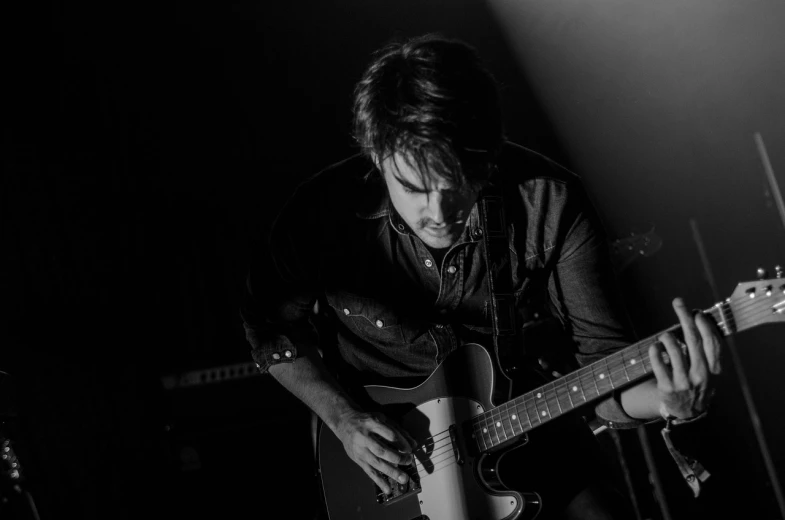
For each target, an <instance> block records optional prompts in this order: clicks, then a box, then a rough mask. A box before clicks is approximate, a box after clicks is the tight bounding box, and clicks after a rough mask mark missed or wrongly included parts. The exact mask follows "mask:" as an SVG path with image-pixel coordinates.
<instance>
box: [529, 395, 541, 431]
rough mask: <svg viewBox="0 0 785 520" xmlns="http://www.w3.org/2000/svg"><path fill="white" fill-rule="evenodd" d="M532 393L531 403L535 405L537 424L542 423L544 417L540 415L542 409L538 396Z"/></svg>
mask: <svg viewBox="0 0 785 520" xmlns="http://www.w3.org/2000/svg"><path fill="white" fill-rule="evenodd" d="M529 395H531V397H532V399H531V403H532V404H533V405H534V416H535V417H537V424H541V423H542V418H541V417H540V409H539V408H538V407H537V397H536V396H535V395H534V393H531V394H529Z"/></svg>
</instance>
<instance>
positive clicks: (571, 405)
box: [564, 378, 575, 408]
mask: <svg viewBox="0 0 785 520" xmlns="http://www.w3.org/2000/svg"><path fill="white" fill-rule="evenodd" d="M564 380H565V382H566V383H567V399H569V400H570V408H575V402H574V401H573V400H572V396H571V395H570V394H571V393H572V386H571V385H570V382H569V381H568V380H567V378H565V379H564Z"/></svg>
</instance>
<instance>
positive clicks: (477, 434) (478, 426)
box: [474, 421, 488, 451]
mask: <svg viewBox="0 0 785 520" xmlns="http://www.w3.org/2000/svg"><path fill="white" fill-rule="evenodd" d="M474 425H475V430H474V438H475V439H478V440H481V441H482V446H480V449H481V450H483V451H485V450H487V449H488V443H487V442H486V441H485V433H483V431H482V428H483V427H482V425H481V424H480V423H479V422H477V421H475V423H474ZM478 444H479V442H478Z"/></svg>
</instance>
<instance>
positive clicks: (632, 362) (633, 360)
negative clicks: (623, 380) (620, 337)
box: [630, 359, 638, 365]
mask: <svg viewBox="0 0 785 520" xmlns="http://www.w3.org/2000/svg"><path fill="white" fill-rule="evenodd" d="M637 362H638V361H637V360H635V359H631V360H630V365H634V364H635V363H637Z"/></svg>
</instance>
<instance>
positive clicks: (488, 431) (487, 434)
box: [482, 412, 494, 449]
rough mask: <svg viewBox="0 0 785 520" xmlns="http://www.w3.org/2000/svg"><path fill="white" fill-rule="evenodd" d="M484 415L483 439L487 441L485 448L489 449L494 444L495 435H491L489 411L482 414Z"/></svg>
mask: <svg viewBox="0 0 785 520" xmlns="http://www.w3.org/2000/svg"><path fill="white" fill-rule="evenodd" d="M482 417H483V421H482V433H483V439H484V441H485V443H486V446H485V449H488V448H489V447H492V446H493V445H494V444H493V437H492V436H491V429H490V424H488V412H485V413H484V414H482Z"/></svg>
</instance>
